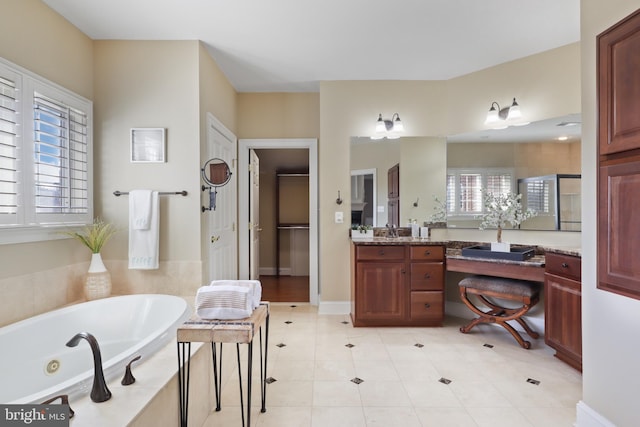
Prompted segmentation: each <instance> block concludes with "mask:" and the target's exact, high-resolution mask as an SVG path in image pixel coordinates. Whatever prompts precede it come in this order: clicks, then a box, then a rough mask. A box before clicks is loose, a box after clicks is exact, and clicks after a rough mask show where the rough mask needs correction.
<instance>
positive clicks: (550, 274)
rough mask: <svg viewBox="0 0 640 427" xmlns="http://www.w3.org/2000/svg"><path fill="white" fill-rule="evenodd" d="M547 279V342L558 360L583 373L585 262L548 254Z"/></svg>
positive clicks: (545, 285) (545, 287) (570, 257)
mask: <svg viewBox="0 0 640 427" xmlns="http://www.w3.org/2000/svg"><path fill="white" fill-rule="evenodd" d="M545 264H546V266H545V275H544V276H545V277H544V282H545V283H544V298H545V303H544V317H545V336H544V341H545V343H547V345H549V346H550V347H553V348H554V349H555V350H556V357H557V358H558V359H560V360H562V361H564V362H566V363H568V364H569V365H571V366H573V367H574V368H576V369H578V370H580V371H582V284H581V259H580V258H578V257H574V256H570V255H564V254H556V253H547V254H546V255H545Z"/></svg>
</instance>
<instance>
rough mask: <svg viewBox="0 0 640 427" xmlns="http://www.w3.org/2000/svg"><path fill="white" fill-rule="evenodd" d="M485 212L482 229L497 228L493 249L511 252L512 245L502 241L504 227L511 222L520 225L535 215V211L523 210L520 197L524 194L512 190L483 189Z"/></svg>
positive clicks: (481, 217)
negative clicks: (503, 191)
mask: <svg viewBox="0 0 640 427" xmlns="http://www.w3.org/2000/svg"><path fill="white" fill-rule="evenodd" d="M482 198H483V201H484V211H485V213H484V214H482V215H480V219H481V220H482V222H481V223H480V229H481V230H484V229H486V228H496V229H497V235H496V241H495V242H492V243H491V250H492V251H500V252H510V251H511V245H510V244H509V243H506V242H503V241H502V229H503V228H504V227H505V226H506V225H507V224H511V226H512V227H518V226H519V225H520V224H521V223H522V222H523V221H524V220H526V219H529V218H531V217H533V216H535V212H534V211H532V210H530V209H527V210H523V208H522V203H520V199H521V198H522V194H514V193H512V192H510V191H509V192H506V193H498V194H494V193H492V192H490V191H486V190H485V189H482Z"/></svg>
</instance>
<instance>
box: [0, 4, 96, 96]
mask: <svg viewBox="0 0 640 427" xmlns="http://www.w3.org/2000/svg"><path fill="white" fill-rule="evenodd" d="M0 56H1V57H3V58H5V59H8V60H9V61H11V62H13V63H15V64H18V65H20V66H22V67H24V68H26V69H28V70H29V71H32V72H34V73H37V74H39V75H41V76H42V77H44V78H46V79H49V80H51V81H53V82H55V83H57V84H59V85H61V86H64V87H65V88H67V89H69V90H72V91H74V92H76V93H77V94H78V95H82V96H84V97H85V98H88V99H93V76H92V73H93V42H92V40H91V39H90V38H89V37H87V36H86V35H84V34H83V33H82V32H80V30H78V29H77V28H76V27H74V26H73V25H70V24H69V21H67V20H66V19H64V18H63V17H62V16H60V15H58V14H57V13H56V12H54V11H53V10H51V9H50V8H49V7H48V6H46V5H45V4H44V3H42V1H41V0H4V1H3V2H2V13H0Z"/></svg>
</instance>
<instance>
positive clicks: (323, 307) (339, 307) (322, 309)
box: [318, 301, 351, 314]
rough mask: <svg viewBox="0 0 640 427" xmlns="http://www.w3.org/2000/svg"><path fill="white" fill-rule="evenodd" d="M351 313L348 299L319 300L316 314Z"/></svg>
mask: <svg viewBox="0 0 640 427" xmlns="http://www.w3.org/2000/svg"><path fill="white" fill-rule="evenodd" d="M349 313H351V302H350V301H320V304H319V305H318V314H349Z"/></svg>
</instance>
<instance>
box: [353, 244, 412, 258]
mask: <svg viewBox="0 0 640 427" xmlns="http://www.w3.org/2000/svg"><path fill="white" fill-rule="evenodd" d="M356 257H357V258H358V260H376V261H380V260H394V261H395V260H404V246H357V247H356Z"/></svg>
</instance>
